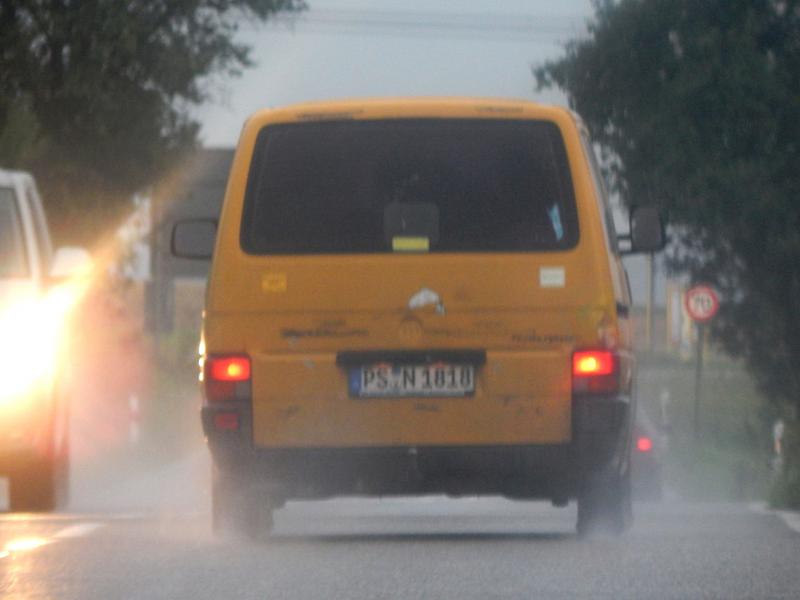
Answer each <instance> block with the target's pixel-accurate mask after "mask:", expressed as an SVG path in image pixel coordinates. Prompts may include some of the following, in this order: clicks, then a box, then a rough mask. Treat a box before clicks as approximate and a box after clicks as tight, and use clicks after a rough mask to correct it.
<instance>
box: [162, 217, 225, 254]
mask: <svg viewBox="0 0 800 600" xmlns="http://www.w3.org/2000/svg"><path fill="white" fill-rule="evenodd" d="M216 239H217V222H216V221H215V220H214V219H187V220H185V221H178V222H177V223H175V225H174V227H173V228H172V240H171V244H170V246H171V250H172V254H173V256H176V257H177V258H189V259H194V260H208V259H210V258H211V256H212V255H213V254H214V242H215V241H216Z"/></svg>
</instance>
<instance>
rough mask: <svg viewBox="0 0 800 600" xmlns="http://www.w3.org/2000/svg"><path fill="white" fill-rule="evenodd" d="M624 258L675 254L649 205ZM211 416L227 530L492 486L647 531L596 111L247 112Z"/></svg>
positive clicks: (208, 376)
mask: <svg viewBox="0 0 800 600" xmlns="http://www.w3.org/2000/svg"><path fill="white" fill-rule="evenodd" d="M631 225H632V229H631V235H630V236H627V237H628V240H627V243H628V245H629V246H630V248H628V251H654V250H656V249H659V248H660V247H661V246H662V245H663V237H664V236H663V227H662V225H661V221H660V219H659V217H658V214H657V213H656V212H655V211H654V210H652V209H649V208H643V209H642V210H639V211H637V212H635V213H634V215H633V216H632V223H631ZM215 229H216V240H215V245H214V249H213V261H212V266H211V273H210V278H209V282H208V292H207V300H206V310H205V318H204V325H203V341H202V343H201V354H202V356H201V365H202V374H201V379H202V381H203V389H204V406H203V411H202V415H203V424H204V428H205V432H206V435H207V438H208V443H209V446H210V449H211V453H212V455H213V462H214V479H213V523H214V528H215V530H217V531H233V532H238V533H242V534H245V535H248V536H259V535H263V534H264V533H265V532H266V531H268V529H269V527H270V525H271V514H272V510H273V509H275V508H277V507H280V506H281V505H282V503H284V502H285V501H286V500H291V499H302V498H306V499H308V498H327V497H331V496H337V495H352V494H359V495H373V496H384V495H390V494H448V495H452V496H461V495H479V494H494V495H502V496H506V497H510V498H539V499H549V500H552V501H553V502H554V503H555V504H558V505H564V504H566V503H567V501H568V500H569V499H571V498H577V500H578V513H579V516H578V531H579V532H580V533H585V532H587V531H590V530H593V529H595V528H598V527H602V528H605V529H609V530H611V531H616V532H621V531H623V530H624V529H625V528H626V527H627V525H628V523H629V522H630V470H629V445H630V424H631V416H632V413H633V411H634V398H633V396H632V381H633V361H632V357H631V328H630V322H629V310H630V294H629V291H628V286H627V282H626V276H625V273H624V271H623V268H622V264H621V261H620V250H619V249H618V246H617V244H618V241H619V240H618V237H619V236H617V235H616V234H615V232H614V226H613V222H612V219H611V215H610V212H609V208H608V203H607V199H606V196H605V192H604V189H603V185H602V183H601V179H600V175H599V173H598V171H597V167H596V165H595V163H594V159H593V155H592V150H591V147H590V144H589V141H588V139H587V136H586V133H585V131H584V128H583V126H582V125H581V122H580V120H579V119H578V118H577V117H576V116H575V115H574V114H572V113H570V112H569V111H567V110H565V109H561V108H556V107H546V106H540V105H537V104H533V103H530V102H524V101H501V100H486V99H456V98H447V99H430V98H426V99H374V100H363V101H342V102H329V103H314V104H303V105H296V106H290V107H286V108H280V109H275V110H265V111H262V112H259V113H257V114H255V115H254V116H252V117H251V118H250V119H249V120H248V121H247V123H246V125H245V127H244V129H243V132H242V135H241V138H240V141H239V145H238V149H237V151H236V155H235V158H234V162H233V166H232V168H231V173H230V177H229V181H228V187H227V191H226V195H225V200H224V204H223V208H222V212H221V216H220V219H219V224H218V227H216V224H215V223H205V222H198V221H194V222H184V223H180V224H178V225H177V226H176V228H175V230H174V231H173V251H174V252H175V253H176V254H177V255H179V256H188V257H202V256H204V254H205V253H206V252H209V254H210V244H211V243H212V240H213V239H214V235H215Z"/></svg>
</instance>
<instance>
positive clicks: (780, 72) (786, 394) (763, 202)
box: [535, 0, 800, 408]
mask: <svg viewBox="0 0 800 600" xmlns="http://www.w3.org/2000/svg"><path fill="white" fill-rule="evenodd" d="M535 76H536V79H537V85H538V87H539V88H540V89H541V88H543V87H550V86H557V87H559V88H561V89H563V90H564V91H565V92H566V94H567V96H568V98H569V101H570V104H571V106H572V107H573V108H574V109H575V110H576V111H577V112H578V113H579V114H580V115H581V116H582V117H583V118H584V119H585V122H586V125H587V127H588V128H589V130H590V132H591V134H592V136H593V138H594V140H595V141H596V142H597V143H598V144H599V145H600V146H601V148H602V151H603V153H604V155H605V159H606V160H605V163H606V164H607V165H609V169H608V171H609V179H610V181H611V183H612V186H613V187H614V188H615V190H616V191H617V192H619V193H620V195H621V196H622V197H623V199H624V200H626V201H627V202H628V203H629V204H646V203H656V204H658V205H660V206H661V207H662V208H663V209H664V210H665V212H666V213H667V214H668V215H669V220H670V222H671V223H672V224H673V226H674V227H673V233H674V237H675V238H677V239H676V243H675V244H673V245H672V250H671V251H670V254H669V258H670V261H671V263H672V265H673V267H675V268H676V269H680V270H683V271H685V272H688V273H689V274H690V275H691V277H692V278H693V279H694V280H697V281H699V280H702V281H708V282H711V283H713V284H714V285H716V286H717V287H718V288H719V289H720V290H721V292H722V297H723V307H722V309H721V312H720V315H719V317H718V318H717V319H715V321H714V323H713V331H712V333H713V334H714V335H715V337H716V339H718V340H719V341H720V342H721V343H722V344H723V345H724V347H725V348H726V349H727V350H728V351H729V352H730V353H731V354H733V355H735V356H740V357H743V358H744V359H745V360H746V362H747V364H748V365H749V367H750V368H751V370H752V372H753V374H754V375H755V377H756V378H757V381H758V383H759V384H760V387H761V388H762V389H763V390H764V391H765V392H766V393H767V394H768V395H769V396H770V397H771V398H772V399H773V400H775V401H776V402H778V403H786V404H788V405H793V406H795V407H797V408H800V369H798V368H797V365H798V364H800V153H799V152H800V2H798V1H796V0H703V1H700V0H621V1H618V2H614V1H611V0H602V1H597V2H595V16H594V19H593V20H592V21H591V22H590V25H589V34H588V36H587V37H586V38H585V39H580V40H576V41H573V42H571V43H569V44H568V45H567V47H566V52H565V55H564V56H563V57H562V58H560V59H558V60H555V61H552V62H549V63H546V64H544V65H543V66H541V67H539V68H537V69H535Z"/></svg>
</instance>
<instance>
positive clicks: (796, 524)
mask: <svg viewBox="0 0 800 600" xmlns="http://www.w3.org/2000/svg"><path fill="white" fill-rule="evenodd" d="M748 508H749V509H750V510H752V511H753V512H755V513H759V514H762V515H775V516H776V517H780V519H781V520H782V521H783V522H784V523H786V526H787V527H788V528H789V529H791V530H792V531H794V532H796V533H800V513H797V512H793V511H790V510H776V509H773V508H769V507H768V506H767V505H766V504H764V503H763V502H754V503H753V504H750V505H749V507H748Z"/></svg>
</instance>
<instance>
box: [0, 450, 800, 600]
mask: <svg viewBox="0 0 800 600" xmlns="http://www.w3.org/2000/svg"><path fill="white" fill-rule="evenodd" d="M195 462H196V461H195ZM200 466H201V467H202V465H200ZM170 468H171V469H172V470H173V471H172V473H171V475H172V479H164V477H165V475H166V476H169V475H170V473H166V474H165V472H164V471H163V470H162V471H161V472H159V473H157V474H154V475H153V476H152V477H151V478H150V479H148V478H147V477H145V478H144V479H140V480H139V481H138V482H135V483H134V484H132V485H134V486H138V487H139V488H142V487H144V488H147V489H148V491H149V494H150V495H149V496H148V494H147V493H144V494H140V495H139V496H137V495H136V494H134V493H133V490H132V488H131V487H128V488H127V489H126V487H125V486H124V485H122V486H119V487H117V488H115V489H111V488H103V489H102V490H100V489H98V490H95V492H93V493H91V494H81V493H78V494H77V497H76V499H75V501H74V503H73V506H72V508H71V511H70V512H68V513H59V514H55V515H40V516H32V515H8V514H6V515H0V597H2V598H5V599H9V600H10V599H15V600H29V599H44V598H58V599H61V598H65V599H71V598H76V599H77V598H80V599H94V598H97V599H114V598H126V599H127V598H137V599H143V600H145V599H146V600H154V599H159V598H170V599H172V598H189V599H195V598H197V599H200V598H213V599H217V598H258V599H263V598H324V599H329V598H370V599H374V598H426V599H427V598H454V599H455V598H459V599H460V598H480V599H483V598H647V599H651V598H724V599H733V598H798V597H800V533H797V532H795V531H793V530H792V529H791V528H790V527H789V526H788V525H787V523H786V522H784V519H782V518H779V517H778V516H775V515H773V514H767V513H763V512H761V513H759V512H757V511H754V510H753V509H752V508H751V507H748V506H746V505H737V504H687V503H682V502H679V501H669V502H664V503H660V504H649V505H640V506H638V511H637V521H636V525H635V526H634V528H633V530H632V531H631V532H630V533H629V534H628V535H627V536H625V537H624V538H621V539H596V540H591V541H579V540H577V539H576V538H575V536H574V533H573V526H574V518H575V513H574V507H573V506H570V507H568V508H566V509H556V508H552V507H550V506H549V505H547V504H543V503H523V502H509V501H505V500H502V499H497V498H487V499H463V500H447V499H444V498H422V499H391V500H382V501H381V500H360V499H340V500H333V501H327V502H316V503H311V502H309V503H290V504H289V505H287V507H286V508H284V509H282V510H280V511H278V512H277V513H276V529H275V536H274V539H273V540H272V541H270V542H269V543H267V544H261V545H254V544H239V543H232V542H223V541H217V540H214V539H213V538H212V536H211V534H210V531H209V526H208V521H209V518H208V510H207V506H206V503H207V496H205V495H204V493H203V492H200V493H199V494H198V493H196V491H195V490H193V489H192V486H195V485H196V486H197V489H201V490H202V487H203V483H202V482H200V481H198V480H197V478H196V477H195V478H193V477H188V479H187V480H186V481H183V482H180V479H181V477H184V478H185V477H186V472H190V471H191V470H192V469H197V468H199V467H198V465H197V464H194V465H193V466H188V467H187V465H185V464H178V465H173V466H172V467H170ZM176 480H177V481H178V482H179V483H180V485H178V488H177V490H176V489H172V490H169V489H168V488H169V487H170V486H169V485H164V484H163V483H162V485H159V484H158V482H159V481H161V482H164V481H173V483H174V482H175V481H176ZM139 491H140V492H141V489H140V490H139ZM101 492H102V493H101ZM93 503H94V505H93ZM137 504H138V505H139V507H140V508H141V510H136V508H137Z"/></svg>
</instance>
